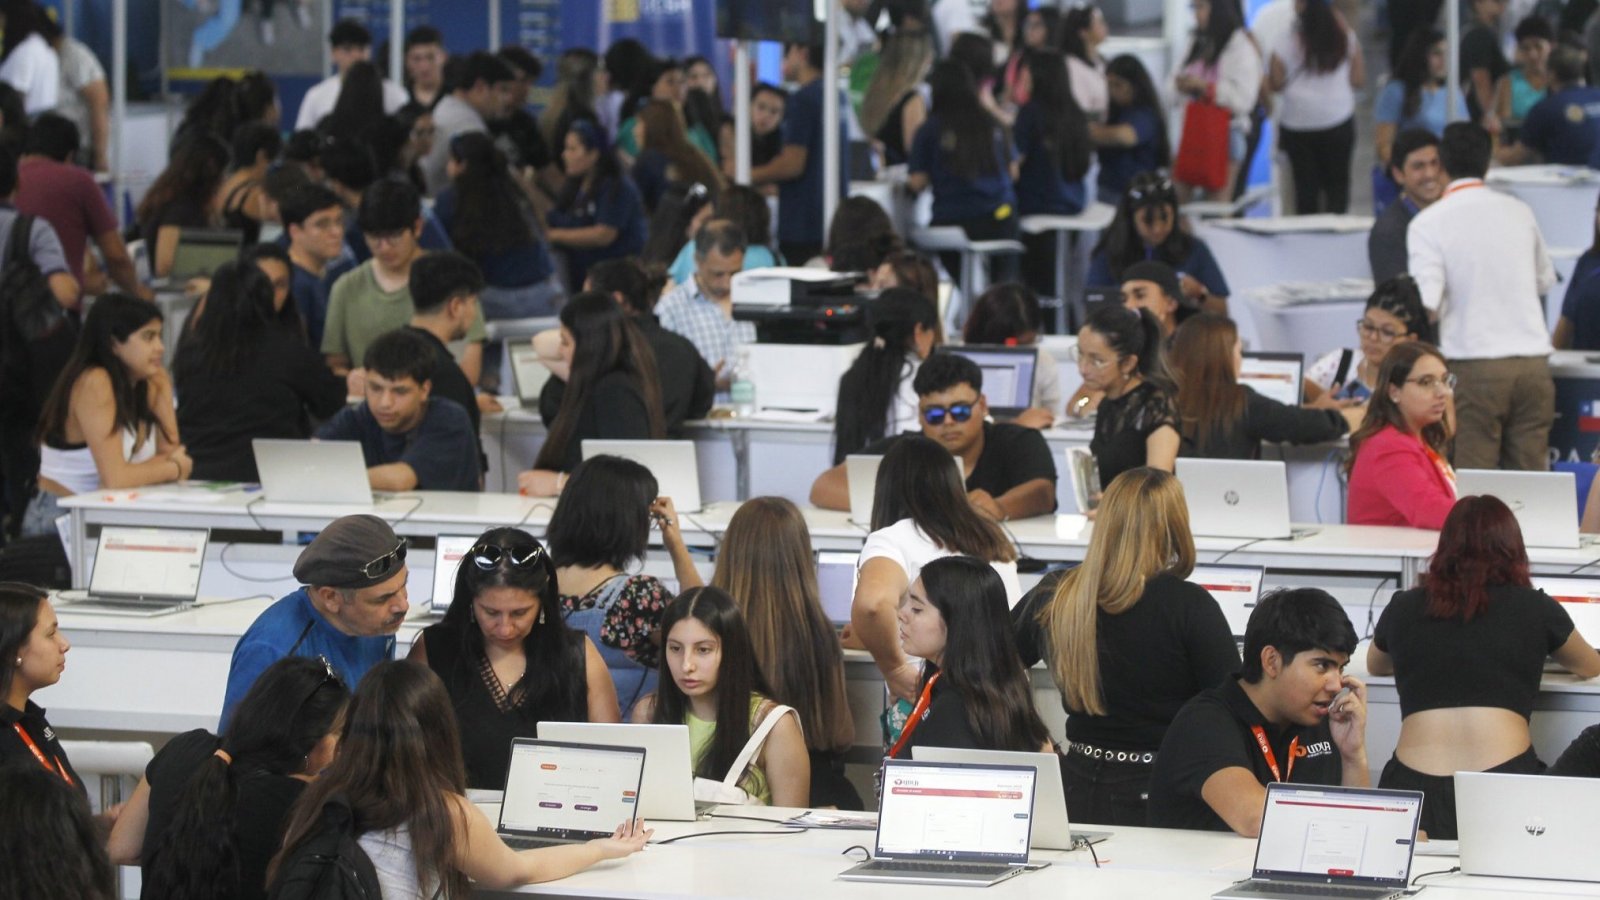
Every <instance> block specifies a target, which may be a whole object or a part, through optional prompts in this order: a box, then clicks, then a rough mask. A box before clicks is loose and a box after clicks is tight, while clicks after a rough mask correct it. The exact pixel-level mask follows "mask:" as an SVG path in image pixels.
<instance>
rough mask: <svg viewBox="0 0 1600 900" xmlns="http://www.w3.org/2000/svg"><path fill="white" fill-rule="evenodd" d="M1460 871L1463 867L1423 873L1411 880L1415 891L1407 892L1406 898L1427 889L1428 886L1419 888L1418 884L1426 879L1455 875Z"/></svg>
mask: <svg viewBox="0 0 1600 900" xmlns="http://www.w3.org/2000/svg"><path fill="white" fill-rule="evenodd" d="M1459 871H1461V867H1460V866H1451V867H1450V868H1448V869H1439V870H1438V871H1435V872H1423V873H1422V874H1421V875H1418V876H1417V877H1415V878H1413V879H1411V887H1412V888H1413V890H1409V891H1406V892H1405V896H1407V897H1411V896H1415V895H1416V894H1417V892H1418V891H1421V890H1422V888H1425V887H1427V885H1423V886H1422V887H1417V882H1419V881H1421V880H1422V879H1424V878H1432V877H1433V876H1435V875H1454V874H1455V873H1457V872H1459Z"/></svg>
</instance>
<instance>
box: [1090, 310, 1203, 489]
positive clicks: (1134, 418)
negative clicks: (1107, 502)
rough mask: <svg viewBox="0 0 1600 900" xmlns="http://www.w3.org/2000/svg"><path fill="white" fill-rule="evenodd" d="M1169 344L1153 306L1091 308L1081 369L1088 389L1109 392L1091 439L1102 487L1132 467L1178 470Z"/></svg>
mask: <svg viewBox="0 0 1600 900" xmlns="http://www.w3.org/2000/svg"><path fill="white" fill-rule="evenodd" d="M1165 343H1166V341H1165V339H1163V338H1162V336H1161V326H1160V325H1159V324H1157V322H1156V317H1155V316H1153V315H1151V314H1150V311H1149V310H1144V309H1141V310H1132V309H1129V308H1127V307H1125V306H1115V305H1113V304H1110V303H1102V304H1100V305H1099V306H1098V307H1096V308H1095V309H1093V310H1091V311H1090V312H1089V318H1088V321H1086V322H1084V324H1083V327H1082V328H1080V329H1078V344H1077V347H1076V351H1077V356H1078V374H1079V375H1081V376H1083V386H1084V388H1085V389H1087V390H1089V391H1098V392H1100V393H1102V394H1104V395H1105V399H1104V400H1102V401H1100V410H1099V412H1098V414H1097V415H1096V416H1095V420H1094V438H1093V439H1092V440H1091V441H1090V442H1089V452H1091V453H1093V454H1094V461H1095V468H1096V469H1097V470H1098V471H1099V474H1100V485H1101V490H1104V489H1105V487H1107V486H1109V485H1110V484H1111V482H1113V481H1115V480H1116V478H1117V476H1118V475H1121V474H1122V473H1123V472H1125V471H1127V470H1128V469H1137V468H1139V467H1140V466H1149V467H1151V468H1153V469H1161V470H1162V471H1165V472H1171V471H1172V470H1173V468H1174V466H1175V465H1176V462H1177V458H1178V447H1179V444H1180V438H1179V436H1178V418H1177V402H1176V396H1175V395H1176V393H1177V390H1176V388H1175V387H1174V386H1173V383H1172V375H1171V373H1170V372H1169V371H1168V370H1167V362H1166V353H1165V351H1164V350H1163V349H1162V345H1163V344H1165ZM1086 512H1087V511H1086Z"/></svg>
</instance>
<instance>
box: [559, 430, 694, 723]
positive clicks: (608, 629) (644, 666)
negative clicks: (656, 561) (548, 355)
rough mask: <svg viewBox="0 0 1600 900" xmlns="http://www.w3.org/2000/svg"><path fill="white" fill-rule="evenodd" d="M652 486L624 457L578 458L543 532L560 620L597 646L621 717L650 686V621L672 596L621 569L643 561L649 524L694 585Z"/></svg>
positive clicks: (679, 536)
mask: <svg viewBox="0 0 1600 900" xmlns="http://www.w3.org/2000/svg"><path fill="white" fill-rule="evenodd" d="M657 490H658V488H657V486H656V479H655V476H654V475H651V474H650V470H649V469H646V468H645V467H644V466H641V465H639V464H638V463H636V462H634V461H632V460H628V459H622V458H620V457H616V456H605V455H601V456H595V457H592V458H590V459H586V460H584V461H583V463H582V464H580V465H579V466H578V467H577V469H575V470H573V473H572V480H571V481H570V482H569V483H568V484H567V486H566V491H565V492H564V493H563V494H562V496H561V502H560V503H559V504H557V505H556V511H555V512H554V513H553V514H551V516H550V526H549V528H548V529H547V531H546V536H545V539H546V541H547V542H548V543H549V545H550V558H551V560H553V562H554V564H555V567H556V579H557V584H558V587H559V589H560V592H561V593H560V596H559V601H560V603H561V611H562V615H563V618H564V620H565V621H566V623H567V627H569V628H573V629H576V630H578V631H582V632H584V633H585V634H587V635H588V636H589V640H590V642H591V643H593V644H594V646H595V647H597V648H598V649H599V651H600V656H601V657H602V658H603V659H604V660H605V663H606V666H607V667H608V668H609V669H610V670H611V679H612V681H613V682H615V684H616V695H617V698H618V700H619V701H620V703H621V706H622V713H623V715H624V716H626V715H628V714H629V713H630V712H632V710H633V707H634V705H635V704H636V703H638V702H639V698H640V697H643V696H644V695H645V694H648V693H649V692H650V691H652V690H654V689H655V675H656V673H655V669H656V662H657V657H658V656H659V655H660V652H661V640H660V635H659V634H658V632H657V630H656V623H657V622H658V621H659V620H660V618H661V609H662V607H663V606H665V605H666V602H667V601H668V600H669V599H671V594H672V592H671V591H669V590H668V589H667V587H666V585H664V584H662V583H661V581H660V580H659V579H657V578H656V577H655V576H653V575H634V574H629V572H628V571H627V570H628V569H629V568H631V567H634V566H636V565H637V564H638V563H640V562H642V561H643V560H644V555H645V551H646V549H647V548H648V547H649V544H650V529H651V527H652V525H654V526H655V527H657V528H659V529H660V530H661V543H662V545H663V546H664V547H665V548H666V550H667V554H668V555H669V556H671V557H672V568H673V574H674V576H675V577H676V578H677V579H678V583H679V586H680V588H688V587H693V586H695V585H697V584H700V574H699V572H697V571H696V570H695V567H694V560H693V559H692V558H691V557H690V556H689V548H688V547H687V546H686V545H685V544H684V542H683V532H682V531H681V530H680V529H679V528H678V515H677V513H676V512H675V511H674V510H673V508H672V498H670V497H660V496H657V494H656V492H657Z"/></svg>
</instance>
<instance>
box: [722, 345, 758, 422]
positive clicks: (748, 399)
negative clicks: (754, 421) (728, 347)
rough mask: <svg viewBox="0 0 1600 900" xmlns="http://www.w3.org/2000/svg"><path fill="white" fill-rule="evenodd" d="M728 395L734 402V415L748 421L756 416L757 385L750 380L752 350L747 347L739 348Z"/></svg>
mask: <svg viewBox="0 0 1600 900" xmlns="http://www.w3.org/2000/svg"><path fill="white" fill-rule="evenodd" d="M728 395H729V397H730V398H731V399H732V400H733V414H734V415H736V416H738V417H739V418H741V419H748V418H750V417H751V416H754V415H755V414H756V383H755V382H754V381H751V380H750V350H749V348H747V347H740V348H739V355H738V358H737V360H736V361H735V362H734V366H733V383H732V384H731V385H729V388H728Z"/></svg>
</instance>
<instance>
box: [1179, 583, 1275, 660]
mask: <svg viewBox="0 0 1600 900" xmlns="http://www.w3.org/2000/svg"><path fill="white" fill-rule="evenodd" d="M1264 577H1265V573H1264V571H1263V570H1262V568H1261V567H1260V566H1229V565H1208V564H1201V565H1197V566H1195V567H1194V571H1192V572H1190V573H1189V582H1190V583H1191V584H1197V585H1199V586H1201V587H1203V588H1205V589H1206V592H1207V593H1209V594H1210V595H1211V597H1212V599H1214V600H1216V601H1217V605H1218V606H1220V607H1222V614H1223V615H1224V616H1225V617H1227V619H1228V628H1229V629H1231V630H1232V631H1233V637H1234V640H1236V641H1239V642H1240V643H1241V644H1243V642H1244V630H1245V626H1246V625H1248V624H1249V622H1250V614H1251V613H1252V612H1255V609H1256V602H1257V601H1259V600H1260V599H1261V581H1262V579H1263V578H1264Z"/></svg>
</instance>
